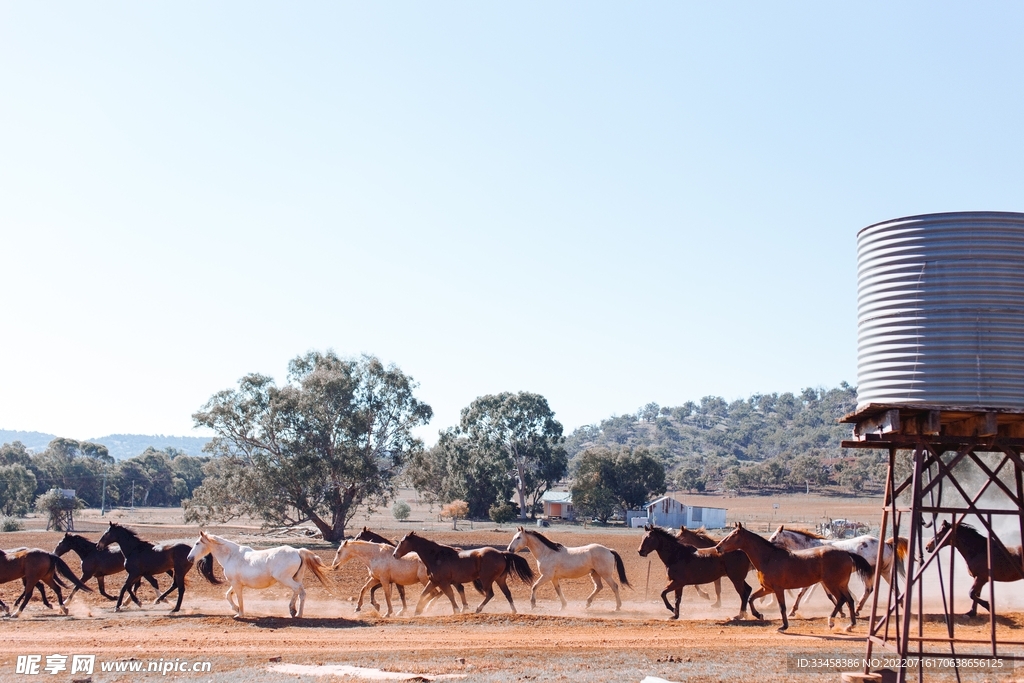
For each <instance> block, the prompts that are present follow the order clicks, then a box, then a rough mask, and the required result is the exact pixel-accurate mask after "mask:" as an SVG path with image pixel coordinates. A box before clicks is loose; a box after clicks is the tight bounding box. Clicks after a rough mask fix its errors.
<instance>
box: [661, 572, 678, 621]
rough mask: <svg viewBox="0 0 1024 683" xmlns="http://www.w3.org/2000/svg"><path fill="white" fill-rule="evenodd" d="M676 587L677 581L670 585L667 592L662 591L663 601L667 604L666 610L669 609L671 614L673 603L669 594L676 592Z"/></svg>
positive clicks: (666, 589)
mask: <svg viewBox="0 0 1024 683" xmlns="http://www.w3.org/2000/svg"><path fill="white" fill-rule="evenodd" d="M675 586H676V583H675V581H673V582H671V583H669V584H668V586H667V587H666V588H665V590H663V591H661V601H662V602H664V603H665V609H667V610H668V611H669V612H672V611H673V609H672V603H670V602H669V601H668V594H669V593H671V592H672V591H674V590H676V588H675ZM675 618H676V617H673V619H675Z"/></svg>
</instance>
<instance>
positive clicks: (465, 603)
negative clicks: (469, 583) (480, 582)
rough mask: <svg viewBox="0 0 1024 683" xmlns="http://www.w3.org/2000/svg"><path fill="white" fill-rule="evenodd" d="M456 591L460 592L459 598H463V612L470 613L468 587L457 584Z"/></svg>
mask: <svg viewBox="0 0 1024 683" xmlns="http://www.w3.org/2000/svg"><path fill="white" fill-rule="evenodd" d="M455 590H457V591H458V592H459V597H460V598H462V611H463V612H468V611H469V600H467V599H466V587H465V586H463V585H462V584H461V583H457V584H455Z"/></svg>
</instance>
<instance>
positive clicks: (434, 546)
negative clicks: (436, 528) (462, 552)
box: [406, 531, 459, 559]
mask: <svg viewBox="0 0 1024 683" xmlns="http://www.w3.org/2000/svg"><path fill="white" fill-rule="evenodd" d="M406 538H418V539H419V540H420V541H422V542H424V543H426V544H427V551H428V552H431V553H433V554H434V556H435V557H436V556H439V555H448V556H449V557H452V556H454V557H458V556H459V551H458V550H456V549H455V548H453V547H452V546H450V545H445V544H444V543H438V542H437V541H431V540H430V539H429V538H426V537H424V536H420V535H418V534H417V533H416V532H415V531H410V532H409V533H408V534H406ZM412 552H414V553H417V554H419V555H420V557H421V559H422V556H423V553H421V552H420V551H418V550H413V551H412Z"/></svg>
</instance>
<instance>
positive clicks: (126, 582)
mask: <svg viewBox="0 0 1024 683" xmlns="http://www.w3.org/2000/svg"><path fill="white" fill-rule="evenodd" d="M135 579H136V577H134V576H132V575H131V574H129V575H128V578H127V579H125V580H124V585H123V586H121V592H120V593H118V594H117V604H116V605H114V611H115V612H120V611H121V605H122V604H123V603H124V594H125V593H127V592H128V589H129V588H131V585H132V583H133V582H134V581H135Z"/></svg>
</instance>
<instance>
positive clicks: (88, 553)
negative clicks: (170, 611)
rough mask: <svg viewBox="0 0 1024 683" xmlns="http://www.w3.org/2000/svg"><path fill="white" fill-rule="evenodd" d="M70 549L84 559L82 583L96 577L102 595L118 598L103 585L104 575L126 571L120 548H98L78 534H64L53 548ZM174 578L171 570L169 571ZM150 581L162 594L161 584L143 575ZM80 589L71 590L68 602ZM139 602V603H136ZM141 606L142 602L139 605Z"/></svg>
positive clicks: (58, 551) (62, 552)
mask: <svg viewBox="0 0 1024 683" xmlns="http://www.w3.org/2000/svg"><path fill="white" fill-rule="evenodd" d="M68 551H74V553H75V554H76V555H78V559H80V560H81V561H82V578H81V579H79V580H80V581H81V582H82V583H85V582H86V581H88V580H89V579H91V578H93V577H94V576H95V577H96V584H97V585H98V586H99V588H100V595H102V596H103V597H105V598H106V599H107V600H117V598H116V597H115V596H113V595H108V594H107V590H106V586H104V585H103V577H105V576H110V575H111V574H119V573H121V572H123V571H124V555H122V554H121V551H120V550H114V549H113V548H107V549H106V550H97V549H96V544H95V543H93V542H92V541H90V540H89V539H88V538H86V537H85V536H79V535H78V534H64V538H62V539H61V541H60V543H58V544H57V547H56V548H54V549H53V554H54V555H59V556H63V555H65V554H66V553H67V552H68ZM167 573H168V575H170V576H171V577H172V578H173V576H174V575H173V574H171V572H167ZM142 578H143V579H146V581H148V582H149V585H151V586H153V590H155V591H156V592H157V595H159V594H160V584H158V583H157V582H156V579H154V578H153V577H152V576H149V575H146V576H143V577H142ZM140 583H141V579H140V581H139V582H136V584H135V585H134V586H133V587H132V593H131V595H132V597H133V598H134V597H135V595H134V592H135V591H136V590H138V588H139V584H140ZM77 590H78V586H75V587H74V588H73V589H72V590H71V595H69V596H68V602H71V598H73V597H74V596H75V592H76V591H77ZM136 604H139V603H136ZM139 606H140V607H141V604H140V605H139Z"/></svg>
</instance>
